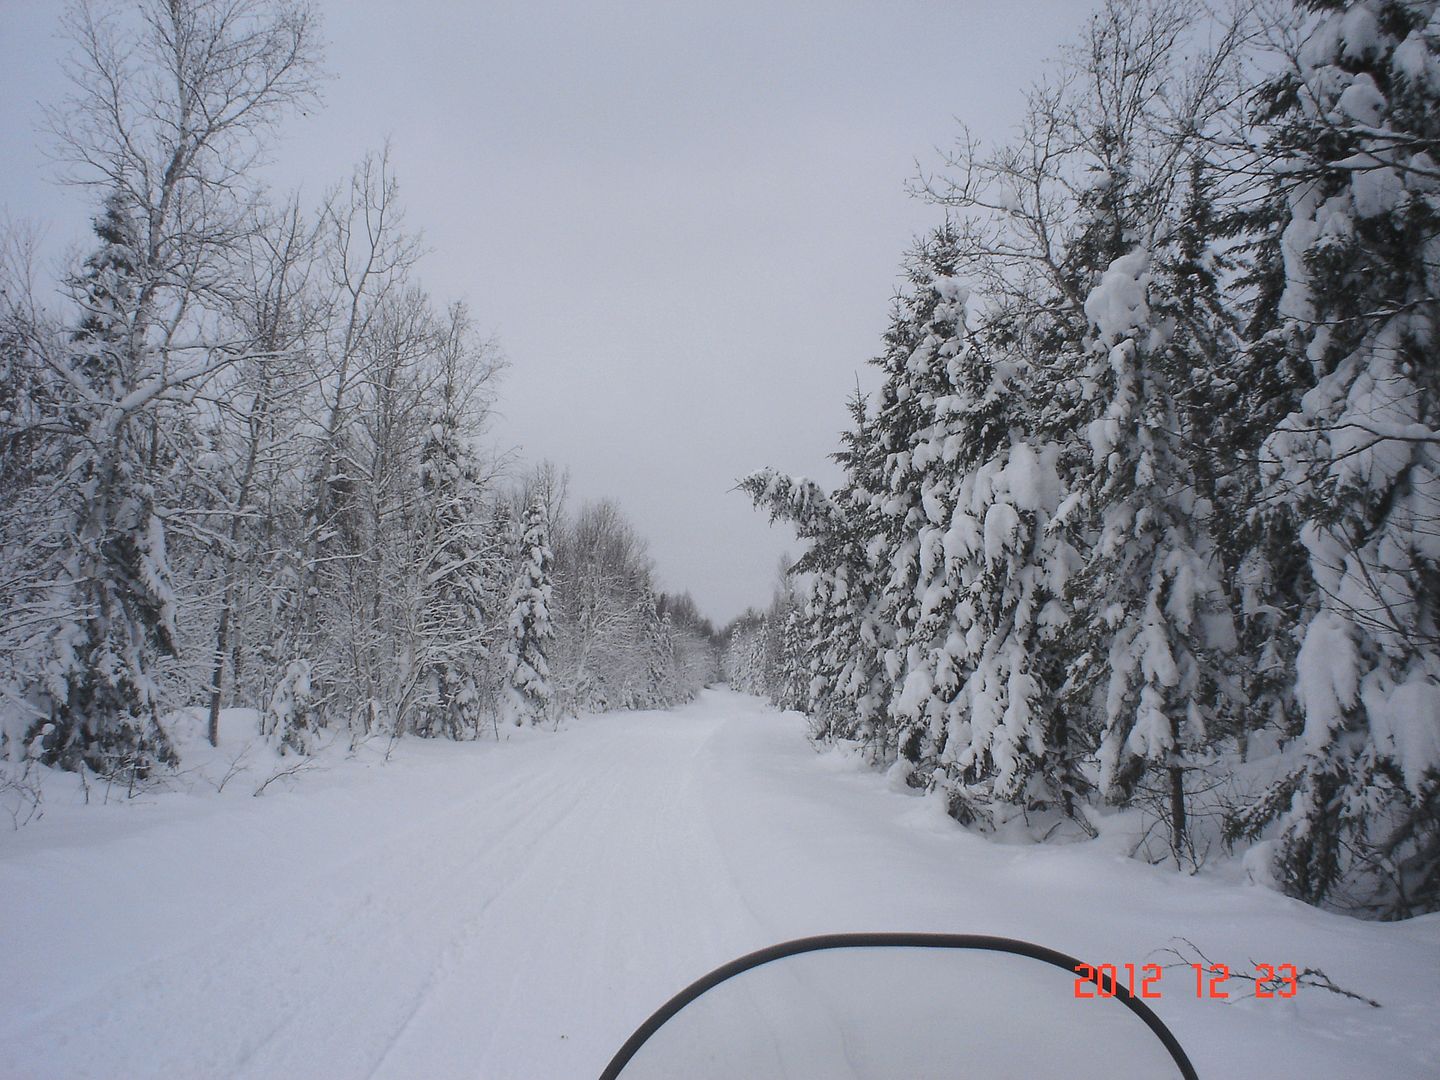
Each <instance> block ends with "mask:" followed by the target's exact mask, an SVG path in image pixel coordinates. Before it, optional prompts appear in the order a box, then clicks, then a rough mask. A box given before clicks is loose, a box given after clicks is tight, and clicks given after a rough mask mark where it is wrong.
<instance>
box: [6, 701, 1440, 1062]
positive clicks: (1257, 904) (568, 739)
mask: <svg viewBox="0 0 1440 1080" xmlns="http://www.w3.org/2000/svg"><path fill="white" fill-rule="evenodd" d="M236 719H237V721H238V720H239V719H240V718H238V717H237V718H236ZM241 726H242V725H241V724H240V723H239V722H236V723H234V724H227V725H226V727H225V730H227V731H238V730H239V729H240V728H241ZM500 735H501V738H500V740H498V741H497V740H494V739H492V740H489V741H479V742H462V743H452V742H449V741H438V740H437V741H430V740H404V741H400V742H397V743H396V744H394V745H393V746H391V745H389V744H388V743H385V742H372V743H365V744H361V745H359V746H357V747H356V748H355V749H354V750H353V751H352V750H351V748H350V747H349V746H348V744H347V745H344V746H341V745H336V746H332V747H330V748H329V749H327V750H325V751H323V752H321V753H319V754H317V755H315V756H314V757H313V758H310V759H304V760H307V761H311V762H312V764H311V766H310V767H309V768H308V769H307V770H306V771H304V772H302V773H298V774H293V775H289V776H285V777H282V778H281V779H279V780H276V781H274V782H272V783H271V784H270V786H269V787H268V788H266V789H265V792H264V794H263V795H262V797H260V798H253V797H252V795H253V793H254V791H255V790H256V789H257V788H258V787H259V786H260V785H261V784H262V783H264V781H265V780H267V779H268V778H269V777H270V776H272V775H274V774H275V773H276V772H278V771H279V770H280V769H281V768H285V767H288V766H289V764H290V763H291V762H293V761H295V760H299V759H295V758H293V757H292V758H281V757H276V756H274V753H273V751H270V750H268V749H265V750H263V753H262V749H263V748H261V747H256V748H254V751H253V759H252V758H247V759H246V760H243V761H242V762H241V763H240V768H239V771H237V772H236V773H235V775H234V776H233V777H232V778H231V780H230V781H229V782H228V783H225V785H224V789H223V791H221V792H219V794H218V795H217V787H218V786H219V783H220V781H221V780H222V779H223V777H224V776H225V775H226V774H227V773H228V772H229V771H230V770H231V768H232V765H233V764H234V761H235V757H236V756H237V755H238V753H239V751H240V750H242V749H243V747H242V746H241V745H239V744H238V743H234V742H231V743H224V744H222V747H221V748H220V749H219V750H218V751H214V752H212V753H211V755H210V756H209V757H208V758H207V757H205V756H204V754H203V753H202V752H201V751H200V747H199V746H193V747H192V748H191V750H192V752H191V754H189V755H187V758H186V760H187V762H188V765H187V769H188V770H189V771H187V772H184V773H182V774H181V775H180V777H178V778H177V779H175V780H174V781H172V782H171V783H170V785H169V786H170V788H172V789H173V790H169V791H162V790H160V789H151V790H148V791H145V792H143V793H140V794H139V795H137V796H136V797H134V798H126V797H124V796H123V793H119V792H114V791H112V792H110V794H109V801H108V804H106V805H99V803H103V802H105V800H104V799H99V800H97V798H96V792H95V791H94V790H93V789H92V792H91V805H90V806H88V807H87V806H83V805H80V802H81V800H80V798H79V793H78V792H76V791H71V792H69V793H68V794H67V793H66V792H65V791H64V790H63V789H62V787H61V786H60V785H61V783H62V782H68V781H67V780H66V778H60V780H57V781H54V783H53V785H52V786H47V788H46V790H45V802H44V807H43V808H44V814H43V816H41V817H39V818H38V819H37V820H34V821H32V822H31V823H30V824H29V825H26V826H24V827H22V828H18V829H15V830H11V831H7V832H5V833H3V834H0V895H3V896H4V898H5V900H4V910H5V914H6V918H5V919H4V921H3V926H0V956H4V957H5V972H6V977H5V978H4V979H3V980H0V1047H3V1053H0V1060H3V1065H0V1074H4V1075H6V1076H22V1077H85V1076H96V1077H102V1076H103V1077H111V1076H120V1075H123V1076H129V1077H147V1076H156V1077H159V1076H167V1077H169V1076H228V1077H271V1076H274V1077H279V1076H318V1077H332V1076H333V1077H348V1076H376V1077H420V1076H423V1077H427V1078H431V1077H462V1076H463V1077H494V1078H504V1080H514V1078H525V1077H534V1078H536V1080H542V1078H543V1080H560V1078H565V1077H582V1078H583V1077H593V1076H596V1075H598V1074H599V1071H600V1069H601V1067H602V1066H603V1065H604V1063H605V1061H606V1060H607V1059H608V1058H609V1056H610V1054H611V1053H613V1052H614V1050H615V1049H616V1048H617V1047H618V1046H619V1045H620V1043H621V1042H622V1041H623V1040H624V1038H625V1037H626V1036H627V1035H628V1034H629V1032H630V1031H631V1030H632V1029H633V1028H634V1027H635V1026H636V1025H638V1024H639V1022H640V1021H641V1020H643V1019H644V1018H645V1017H646V1016H647V1015H648V1014H649V1013H650V1011H651V1010H652V1009H654V1008H655V1007H656V1006H658V1005H659V1004H660V1003H661V1002H662V1001H663V1000H665V998H667V997H668V996H669V995H670V994H672V993H673V992H675V991H676V990H678V989H679V988H680V987H681V986H683V985H685V984H686V983H688V982H689V981H690V980H691V979H693V978H696V977H698V976H699V975H701V974H703V973H704V972H705V971H707V970H709V969H710V968H712V967H715V966H717V965H718V964H720V963H722V962H724V961H726V960H729V959H731V958H733V957H734V956H737V955H740V954H742V953H744V952H746V951H749V950H751V949H755V948H759V947H761V946H764V945H767V944H770V943H773V942H776V941H780V940H784V939H788V938H793V937H798V936H803V935H806V934H814V933H823V932H834V931H858V930H927V931H952V932H967V933H983V934H999V935H1006V936H1013V937H1018V938H1022V939H1026V940H1031V941H1035V942H1038V943H1041V944H1045V945H1049V946H1051V947H1052V948H1057V949H1060V950H1062V951H1065V952H1068V953H1071V954H1073V955H1077V956H1079V957H1082V958H1084V959H1086V960H1089V961H1092V962H1095V963H1097V964H1098V963H1115V964H1119V965H1124V964H1126V963H1133V964H1137V965H1140V964H1144V963H1171V962H1176V958H1175V957H1174V956H1172V955H1170V954H1168V953H1166V952H1165V950H1167V949H1172V948H1174V949H1179V950H1180V951H1181V952H1182V953H1185V952H1186V951H1187V950H1188V946H1187V945H1185V944H1183V943H1181V942H1180V940H1179V939H1181V938H1183V939H1185V941H1188V942H1190V943H1193V946H1194V947H1195V948H1196V949H1199V950H1201V951H1203V953H1204V954H1205V955H1206V956H1207V957H1208V958H1209V959H1211V960H1213V961H1216V962H1223V963H1227V964H1229V965H1231V967H1232V968H1234V969H1235V970H1236V971H1237V972H1239V971H1249V970H1250V965H1251V964H1252V963H1271V964H1275V965H1280V964H1287V963H1293V964H1295V965H1297V966H1298V967H1299V968H1301V969H1304V968H1307V967H1309V968H1318V969H1322V970H1323V971H1324V972H1325V973H1326V974H1327V975H1328V976H1329V977H1330V978H1331V979H1333V980H1334V982H1335V983H1336V984H1337V985H1339V986H1341V987H1344V988H1346V989H1349V990H1352V991H1354V992H1356V993H1359V994H1363V995H1365V996H1366V997H1369V998H1373V999H1375V1000H1376V1001H1378V1002H1380V1004H1381V1006H1382V1007H1381V1008H1374V1007H1371V1006H1370V1005H1367V1004H1364V1003H1362V1002H1360V1001H1356V1000H1353V999H1349V998H1346V997H1342V996H1339V995H1337V994H1333V993H1329V992H1326V991H1324V990H1322V989H1319V988H1316V987H1310V986H1303V987H1302V988H1301V989H1300V992H1299V994H1298V996H1297V997H1295V998H1294V999H1293V1000H1288V1001H1287V1000H1278V999H1275V1000H1257V999H1255V998H1254V997H1251V996H1247V995H1248V991H1249V990H1250V989H1251V984H1248V983H1242V982H1241V981H1240V980H1239V979H1238V978H1237V979H1232V980H1231V982H1230V988H1231V990H1232V991H1233V993H1232V998H1231V999H1230V1000H1228V1001H1217V1000H1200V999H1197V998H1196V997H1195V994H1194V990H1193V974H1192V973H1191V972H1190V970H1189V969H1188V967H1181V968H1175V969H1167V970H1166V973H1165V979H1164V982H1163V984H1162V986H1163V997H1162V998H1161V999H1160V1000H1157V1001H1154V1002H1152V1004H1153V1006H1154V1007H1155V1009H1156V1011H1157V1012H1158V1013H1159V1014H1160V1016H1161V1017H1162V1018H1163V1019H1164V1020H1165V1022H1166V1023H1167V1024H1168V1025H1170V1026H1171V1028H1172V1029H1173V1030H1174V1031H1175V1033H1176V1034H1177V1036H1178V1037H1179V1039H1180V1040H1181V1042H1182V1044H1183V1045H1184V1046H1185V1047H1186V1049H1187V1050H1188V1052H1189V1053H1190V1055H1191V1057H1192V1058H1193V1060H1194V1062H1195V1064H1196V1066H1197V1068H1198V1069H1199V1072H1200V1075H1202V1076H1226V1075H1244V1074H1250V1073H1253V1072H1254V1071H1256V1070H1257V1069H1263V1071H1264V1073H1265V1074H1266V1075H1268V1076H1274V1077H1305V1078H1307V1080H1318V1078H1325V1077H1333V1078H1336V1080H1340V1078H1353V1077H1361V1076H1385V1077H1387V1078H1395V1080H1404V1078H1415V1080H1419V1078H1421V1077H1428V1076H1433V1066H1434V1062H1435V1061H1436V1060H1437V1058H1440V1037H1437V1035H1436V1032H1435V1028H1434V1024H1433V1017H1432V1015H1431V1014H1432V1013H1433V1005H1434V999H1435V992H1436V989H1437V972H1440V917H1437V916H1425V917H1421V918H1417V919H1411V920H1406V921H1401V922H1397V923H1387V924H1369V923H1361V922H1357V921H1355V920H1351V919H1347V918H1344V917H1341V916H1337V915H1333V914H1329V913H1326V912H1323V911H1319V910H1316V909H1314V908H1311V907H1307V906H1306V905H1303V904H1301V903H1299V902H1297V901H1294V900H1290V899H1288V898H1286V897H1284V896H1281V895H1279V894H1277V893H1275V892H1273V891H1270V890H1268V889H1263V888H1257V887H1253V886H1246V885H1244V884H1243V883H1242V882H1239V881H1236V880H1231V879H1232V878H1235V877H1237V876H1239V875H1238V872H1237V871H1235V870H1234V868H1232V869H1231V870H1228V871H1225V872H1224V873H1212V872H1209V871H1207V872H1203V873H1201V874H1200V875H1198V876H1184V875H1178V874H1175V873H1173V872H1167V871H1165V870H1160V869H1156V868H1152V867H1149V866H1146V865H1144V864H1143V863H1141V862H1139V861H1137V860H1134V859H1131V858H1128V857H1127V852H1126V851H1125V850H1124V845H1125V843H1126V842H1127V840H1128V837H1126V836H1125V835H1124V830H1123V829H1119V828H1117V829H1116V830H1115V831H1114V832H1113V834H1112V832H1111V831H1110V830H1109V829H1104V830H1102V835H1101V837H1100V839H1099V840H1098V841H1095V842H1090V843H1075V844H1066V845H1036V844H1028V845H1022V844H998V843H995V842H993V841H992V840H989V839H982V838H979V837H976V836H974V835H972V834H970V833H968V832H967V831H966V830H964V829H962V828H961V827H959V826H958V825H956V824H955V823H954V822H953V821H951V820H950V819H949V818H947V817H946V816H945V813H944V808H943V807H941V806H939V805H938V804H937V803H936V802H935V800H933V799H928V798H925V797H917V796H916V795H914V794H911V793H909V791H908V789H906V788H905V787H904V785H903V784H901V785H895V784H893V783H891V782H888V781H887V779H886V778H885V777H884V776H883V775H880V774H877V773H874V772H871V771H869V770H868V769H866V768H864V767H863V765H862V764H861V763H860V762H858V761H856V760H854V759H853V758H852V757H848V756H846V755H845V754H843V753H841V752H838V751H830V752H827V753H823V754H816V753H814V752H813V751H812V749H811V747H810V746H809V745H808V744H807V742H806V740H805V733H804V722H803V720H802V719H801V718H800V717H798V716H796V715H795V714H791V713H777V712H776V711H775V710H773V709H772V708H770V707H769V706H767V705H765V704H763V703H762V702H761V701H759V700H758V699H755V698H751V697H746V696H743V695H739V694H734V693H730V692H726V691H723V690H712V691H707V692H706V693H705V694H704V695H702V697H701V699H700V700H699V701H697V702H695V703H692V704H691V705H688V706H685V707H682V708H679V709H676V710H673V711H670V712H636V713H619V714H606V715H602V716H588V717H583V718H581V719H578V720H574V721H570V722H568V723H567V724H566V725H564V726H563V727H562V730H561V731H560V732H558V733H552V732H547V731H538V730H533V729H524V730H521V729H512V730H509V731H507V730H505V729H501V732H500ZM189 738H191V739H193V741H195V742H197V743H198V741H199V739H198V731H197V732H196V733H195V735H193V736H190V737H189ZM387 750H388V751H389V753H388V756H387ZM266 755H269V756H268V757H266ZM906 970H913V971H915V972H917V973H918V972H923V971H924V970H925V969H924V966H923V964H922V965H918V966H916V967H914V968H907V969H906ZM1062 978H1063V975H1062ZM921 981H923V977H922V978H921ZM920 997H921V998H922V999H923V998H924V995H920ZM931 998H932V999H931V1000H928V1001H924V1002H923V1003H924V1004H925V1005H926V1006H927V1009H928V1013H927V1015H926V1016H922V1017H920V1018H918V1019H917V1024H919V1025H920V1027H919V1030H924V1027H925V1025H927V1024H929V1025H932V1026H933V1025H943V1024H945V1023H948V1022H951V1021H953V1020H955V1019H958V1018H960V1017H963V1016H964V1015H965V1014H966V1010H967V1009H968V1008H970V1005H968V1004H967V1001H966V1000H963V999H960V1000H957V999H955V998H954V997H953V995H949V994H944V995H942V994H941V993H940V992H939V989H938V987H937V991H936V994H934V995H931ZM1074 1004H1075V1007H1077V1008H1078V1007H1080V1006H1088V1005H1092V1004H1096V1003H1093V1002H1075V1003H1074ZM1102 1004H1103V1003H1102ZM947 1018H949V1019H947ZM1013 1024H1014V1035H1015V1038H1016V1040H1017V1045H1018V1043H1019V1042H1023V1041H1028V1040H1033V1039H1035V1038H1037V1037H1042V1036H1043V1033H1044V1032H1045V1031H1046V1030H1048V1029H1047V1024H1046V1018H1045V1017H1044V1016H1043V1015H1037V1006H1035V1005H1034V1003H1033V1002H1032V1003H1028V1004H1027V1002H1025V1001H1017V1002H1016V1003H1015V1006H1014V1010H1013ZM1112 1055H1113V1057H1114V1060H1113V1062H1112V1064H1113V1073H1112V1074H1113V1075H1115V1076H1126V1075H1130V1074H1128V1073H1127V1072H1126V1067H1127V1061H1126V1059H1125V1055H1124V1054H1123V1053H1119V1052H1117V1051H1113V1050H1112Z"/></svg>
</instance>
